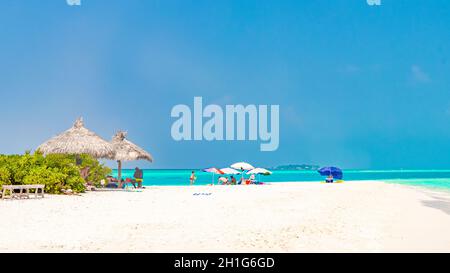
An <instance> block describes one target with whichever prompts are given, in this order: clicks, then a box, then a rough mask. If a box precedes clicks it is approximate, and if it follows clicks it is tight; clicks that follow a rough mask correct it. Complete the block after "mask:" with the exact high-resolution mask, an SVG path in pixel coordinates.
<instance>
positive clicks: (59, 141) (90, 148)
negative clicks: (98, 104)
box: [38, 118, 115, 159]
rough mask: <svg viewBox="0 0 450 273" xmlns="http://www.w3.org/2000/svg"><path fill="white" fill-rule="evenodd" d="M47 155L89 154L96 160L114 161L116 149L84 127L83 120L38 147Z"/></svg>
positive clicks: (77, 121)
mask: <svg viewBox="0 0 450 273" xmlns="http://www.w3.org/2000/svg"><path fill="white" fill-rule="evenodd" d="M38 150H39V151H41V152H42V153H43V154H44V155H47V154H75V155H80V154H89V155H91V156H93V157H95V158H106V159H114V155H115V152H114V148H113V146H112V145H111V144H110V143H109V142H108V141H106V140H104V139H102V138H101V137H100V136H98V135H97V134H95V133H94V132H91V131H89V130H88V129H86V128H85V127H84V124H83V119H82V118H79V119H77V120H76V121H75V123H74V125H73V127H72V128H70V129H69V130H67V131H65V132H63V133H61V134H59V135H57V136H55V137H53V138H51V139H50V140H48V141H47V142H45V143H43V144H41V145H40V146H39V147H38Z"/></svg>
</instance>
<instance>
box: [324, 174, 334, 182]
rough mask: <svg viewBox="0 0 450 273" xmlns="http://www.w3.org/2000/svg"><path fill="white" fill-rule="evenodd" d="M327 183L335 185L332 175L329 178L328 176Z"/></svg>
mask: <svg viewBox="0 0 450 273" xmlns="http://www.w3.org/2000/svg"><path fill="white" fill-rule="evenodd" d="M325 182H326V183H333V182H334V180H333V176H332V175H331V174H330V175H329V176H327V179H326V180H325Z"/></svg>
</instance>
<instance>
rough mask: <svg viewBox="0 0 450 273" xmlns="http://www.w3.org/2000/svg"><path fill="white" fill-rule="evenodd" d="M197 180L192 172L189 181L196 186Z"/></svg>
mask: <svg viewBox="0 0 450 273" xmlns="http://www.w3.org/2000/svg"><path fill="white" fill-rule="evenodd" d="M196 179H197V177H196V176H195V172H194V171H192V173H191V178H189V180H190V181H191V186H192V185H194V183H195V180H196Z"/></svg>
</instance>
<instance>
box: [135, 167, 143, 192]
mask: <svg viewBox="0 0 450 273" xmlns="http://www.w3.org/2000/svg"><path fill="white" fill-rule="evenodd" d="M133 176H134V180H135V181H136V182H137V184H138V188H142V182H143V181H144V172H143V171H142V170H141V169H139V168H138V167H136V168H135V169H134V175H133ZM133 186H134V187H136V186H135V185H134V183H133Z"/></svg>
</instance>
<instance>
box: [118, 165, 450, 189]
mask: <svg viewBox="0 0 450 273" xmlns="http://www.w3.org/2000/svg"><path fill="white" fill-rule="evenodd" d="M191 171H192V170H156V169H146V170H144V185H146V186H183V185H189V177H190V174H191ZM195 172H196V175H197V181H196V183H195V184H196V185H206V184H210V183H211V182H212V181H213V180H212V179H213V175H212V174H210V173H204V172H202V171H201V170H195ZM133 173H134V170H123V172H122V176H123V177H125V178H126V177H130V178H131V177H132V176H133ZM113 175H114V176H117V170H114V171H113ZM237 177H238V178H239V176H237ZM344 180H345V181H352V180H377V181H386V182H390V183H399V184H407V185H413V186H414V185H415V186H425V187H430V188H440V189H448V190H450V170H344ZM214 181H215V183H216V182H217V175H215V176H214ZM260 181H262V182H270V183H276V182H294V181H313V182H320V181H323V177H321V176H320V175H319V174H318V173H317V171H273V174H272V175H270V176H260Z"/></svg>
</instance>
